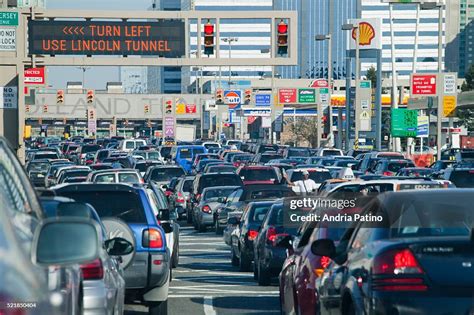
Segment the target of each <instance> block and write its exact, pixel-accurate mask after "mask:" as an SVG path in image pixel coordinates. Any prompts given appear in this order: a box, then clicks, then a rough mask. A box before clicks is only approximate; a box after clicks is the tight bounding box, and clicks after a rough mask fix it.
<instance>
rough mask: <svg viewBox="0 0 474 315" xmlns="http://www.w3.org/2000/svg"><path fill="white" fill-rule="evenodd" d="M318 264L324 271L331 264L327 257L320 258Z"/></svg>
mask: <svg viewBox="0 0 474 315" xmlns="http://www.w3.org/2000/svg"><path fill="white" fill-rule="evenodd" d="M319 262H320V264H321V267H323V268H324V269H326V268H327V267H328V266H329V264H330V263H331V259H330V258H329V257H326V256H322V257H321V259H320V260H319Z"/></svg>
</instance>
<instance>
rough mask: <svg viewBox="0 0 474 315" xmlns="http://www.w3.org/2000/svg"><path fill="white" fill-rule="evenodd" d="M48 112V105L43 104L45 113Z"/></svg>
mask: <svg viewBox="0 0 474 315" xmlns="http://www.w3.org/2000/svg"><path fill="white" fill-rule="evenodd" d="M47 112H48V105H43V113H47Z"/></svg>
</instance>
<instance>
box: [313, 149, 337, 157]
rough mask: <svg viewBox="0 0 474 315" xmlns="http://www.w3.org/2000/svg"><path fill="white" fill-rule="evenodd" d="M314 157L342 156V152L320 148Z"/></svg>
mask: <svg viewBox="0 0 474 315" xmlns="http://www.w3.org/2000/svg"><path fill="white" fill-rule="evenodd" d="M314 156H344V152H342V150H340V149H333V148H320V149H318V151H316V154H314Z"/></svg>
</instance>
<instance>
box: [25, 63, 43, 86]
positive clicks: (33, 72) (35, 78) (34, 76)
mask: <svg viewBox="0 0 474 315" xmlns="http://www.w3.org/2000/svg"><path fill="white" fill-rule="evenodd" d="M44 83H45V80H44V67H41V68H29V69H25V84H44Z"/></svg>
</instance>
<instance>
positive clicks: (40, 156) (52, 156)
mask: <svg viewBox="0 0 474 315" xmlns="http://www.w3.org/2000/svg"><path fill="white" fill-rule="evenodd" d="M57 158H58V155H57V154H56V153H36V154H35V156H34V157H33V160H42V159H57Z"/></svg>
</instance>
